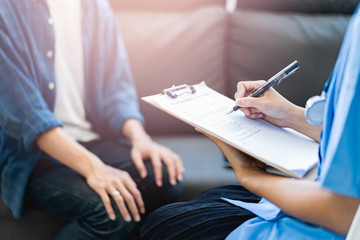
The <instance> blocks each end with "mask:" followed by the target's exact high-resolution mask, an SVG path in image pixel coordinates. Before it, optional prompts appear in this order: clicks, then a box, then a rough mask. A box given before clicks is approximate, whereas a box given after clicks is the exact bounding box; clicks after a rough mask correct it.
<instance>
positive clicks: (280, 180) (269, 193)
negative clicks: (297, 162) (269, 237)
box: [234, 169, 359, 235]
mask: <svg viewBox="0 0 360 240" xmlns="http://www.w3.org/2000/svg"><path fill="white" fill-rule="evenodd" d="M234 170H235V172H236V174H237V177H238V180H239V182H240V183H241V184H242V185H243V186H244V187H246V188H247V189H248V190H249V191H251V192H253V193H255V194H258V195H260V196H263V197H265V198H266V199H268V200H269V201H271V202H273V203H274V204H276V205H277V206H278V207H280V208H281V209H282V210H283V211H284V212H286V213H287V214H289V215H290V216H293V217H295V218H297V219H300V220H302V221H305V222H308V223H311V224H314V225H317V226H321V227H324V228H327V229H329V230H331V231H334V232H337V233H340V234H342V235H346V234H347V232H348V229H349V227H350V225H351V221H352V219H353V217H354V214H355V212H356V209H357V207H358V205H359V200H358V199H353V198H348V197H344V196H340V195H337V194H334V193H332V192H329V191H327V190H325V189H323V188H321V186H320V184H319V183H316V182H310V181H306V180H295V179H290V178H285V177H281V176H277V175H272V174H268V173H265V172H262V171H257V170H250V171H247V172H244V171H241V170H238V171H237V170H236V169H234Z"/></svg>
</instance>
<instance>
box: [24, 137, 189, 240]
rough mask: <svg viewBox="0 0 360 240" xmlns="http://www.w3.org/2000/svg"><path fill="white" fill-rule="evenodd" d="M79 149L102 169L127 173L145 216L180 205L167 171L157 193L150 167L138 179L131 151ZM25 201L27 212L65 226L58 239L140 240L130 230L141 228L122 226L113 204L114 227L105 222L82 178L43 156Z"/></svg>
mask: <svg viewBox="0 0 360 240" xmlns="http://www.w3.org/2000/svg"><path fill="white" fill-rule="evenodd" d="M82 144H83V146H84V147H85V148H87V149H88V150H89V151H91V152H93V153H94V154H96V155H97V156H98V157H99V158H100V159H102V161H103V162H105V163H106V164H108V165H111V166H113V167H116V168H119V169H122V170H125V171H127V172H128V173H129V174H130V175H131V176H132V178H133V180H134V181H135V182H136V184H137V186H138V189H139V190H140V192H141V193H142V197H143V199H144V202H145V207H146V213H147V214H148V213H150V212H151V211H153V210H155V209H156V208H158V207H160V206H162V205H165V204H167V203H171V202H174V201H176V200H177V199H178V197H179V195H180V192H181V189H182V184H181V183H178V184H177V185H176V186H171V185H170V183H169V181H168V174H167V171H166V167H163V187H161V188H159V187H157V186H156V184H155V178H154V171H153V168H152V166H151V161H145V165H146V167H147V170H148V176H147V177H146V178H145V179H141V178H140V175H139V173H138V171H137V169H136V167H135V166H134V164H133V162H132V160H131V157H130V150H131V148H130V146H129V145H126V144H118V143H115V142H112V141H101V140H97V141H93V142H89V143H82ZM73 161H76V159H73ZM27 200H28V201H29V202H30V206H32V207H36V208H39V209H42V210H44V211H46V212H48V213H50V214H53V215H55V216H58V217H61V218H62V219H65V220H67V221H69V223H68V225H66V226H65V227H64V228H63V229H62V231H61V232H60V233H59V234H58V236H57V238H56V239H66V240H68V239H117V240H120V239H126V238H131V239H137V238H138V232H137V231H135V230H134V229H138V228H139V226H137V223H136V222H134V221H132V222H125V221H124V220H123V218H122V216H121V214H120V212H119V210H118V208H117V207H116V204H115V203H114V202H113V201H112V205H113V208H114V210H115V213H116V220H115V221H112V220H110V219H109V217H108V215H107V212H106V210H105V207H104V205H103V203H102V201H101V198H100V197H99V195H98V194H97V193H96V192H95V191H94V190H93V189H91V188H90V187H89V186H88V184H87V183H86V180H85V178H84V177H83V176H81V175H80V174H78V173H77V172H75V171H73V170H72V169H69V168H68V167H66V166H64V165H63V164H61V163H60V162H58V161H56V160H55V159H53V158H51V157H50V156H48V155H46V154H43V155H42V157H41V158H40V160H39V161H38V163H37V165H36V167H35V169H34V170H33V173H32V175H31V177H30V181H29V185H28V192H27ZM144 217H145V216H142V219H143V218H144ZM130 233H131V234H130ZM129 234H130V237H129Z"/></svg>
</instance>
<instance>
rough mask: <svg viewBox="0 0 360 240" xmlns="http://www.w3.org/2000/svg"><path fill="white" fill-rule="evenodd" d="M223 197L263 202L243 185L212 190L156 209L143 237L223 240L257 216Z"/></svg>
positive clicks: (146, 222) (147, 222) (162, 239)
mask: <svg viewBox="0 0 360 240" xmlns="http://www.w3.org/2000/svg"><path fill="white" fill-rule="evenodd" d="M221 197H226V198H230V199H237V200H242V201H246V202H259V201H260V197H258V196H256V195H254V194H252V193H250V192H249V191H247V190H246V189H245V188H243V187H242V186H240V185H229V186H223V187H217V188H213V189H210V190H208V191H206V192H204V193H202V194H201V195H200V196H199V197H197V198H195V199H194V200H192V201H189V202H179V203H172V204H169V205H167V206H164V207H161V208H159V209H157V210H155V211H154V212H153V213H152V214H150V216H149V217H148V218H147V220H146V221H145V223H144V225H143V226H142V229H141V239H142V240H159V239H161V240H169V239H171V240H194V239H196V240H221V239H225V238H226V236H227V235H228V234H230V233H231V232H232V231H233V230H234V229H235V228H236V227H238V226H239V225H240V224H242V223H243V222H245V221H246V220H248V219H250V218H253V217H255V215H254V214H252V213H251V212H249V211H247V210H245V209H242V208H239V207H237V206H234V205H232V204H230V203H228V202H225V201H223V200H221Z"/></svg>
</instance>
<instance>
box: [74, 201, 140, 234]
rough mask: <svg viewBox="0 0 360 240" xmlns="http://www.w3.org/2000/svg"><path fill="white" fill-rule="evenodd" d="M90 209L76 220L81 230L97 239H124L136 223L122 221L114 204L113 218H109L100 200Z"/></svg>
mask: <svg viewBox="0 0 360 240" xmlns="http://www.w3.org/2000/svg"><path fill="white" fill-rule="evenodd" d="M92 209H93V210H92V212H90V213H89V214H87V215H86V216H85V217H83V218H80V219H79V220H78V221H77V222H78V224H79V225H80V227H81V228H82V229H83V230H85V231H86V232H88V233H89V234H90V235H92V236H96V237H97V238H99V239H124V238H125V237H126V236H127V235H128V234H129V233H130V232H131V231H132V229H133V228H134V227H135V225H136V223H135V222H134V221H132V222H126V221H124V219H123V218H122V216H121V214H120V213H119V211H118V209H117V207H116V206H115V204H113V209H114V211H115V213H116V219H115V220H111V219H110V218H109V216H108V214H107V212H106V209H105V207H104V205H103V203H102V202H98V203H97V204H96V205H93V207H92Z"/></svg>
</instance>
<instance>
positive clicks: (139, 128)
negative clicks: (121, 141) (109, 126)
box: [122, 119, 151, 142]
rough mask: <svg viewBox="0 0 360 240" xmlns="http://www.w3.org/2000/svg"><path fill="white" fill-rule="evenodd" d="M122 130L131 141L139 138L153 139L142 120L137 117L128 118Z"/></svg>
mask: <svg viewBox="0 0 360 240" xmlns="http://www.w3.org/2000/svg"><path fill="white" fill-rule="evenodd" d="M122 131H123V134H124V135H125V137H127V138H128V139H129V140H130V141H131V142H134V141H137V140H151V138H150V136H149V135H148V134H147V133H146V132H145V129H144V127H143V125H142V124H141V122H140V121H138V120H136V119H128V120H126V121H125V123H124V125H123V128H122Z"/></svg>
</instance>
